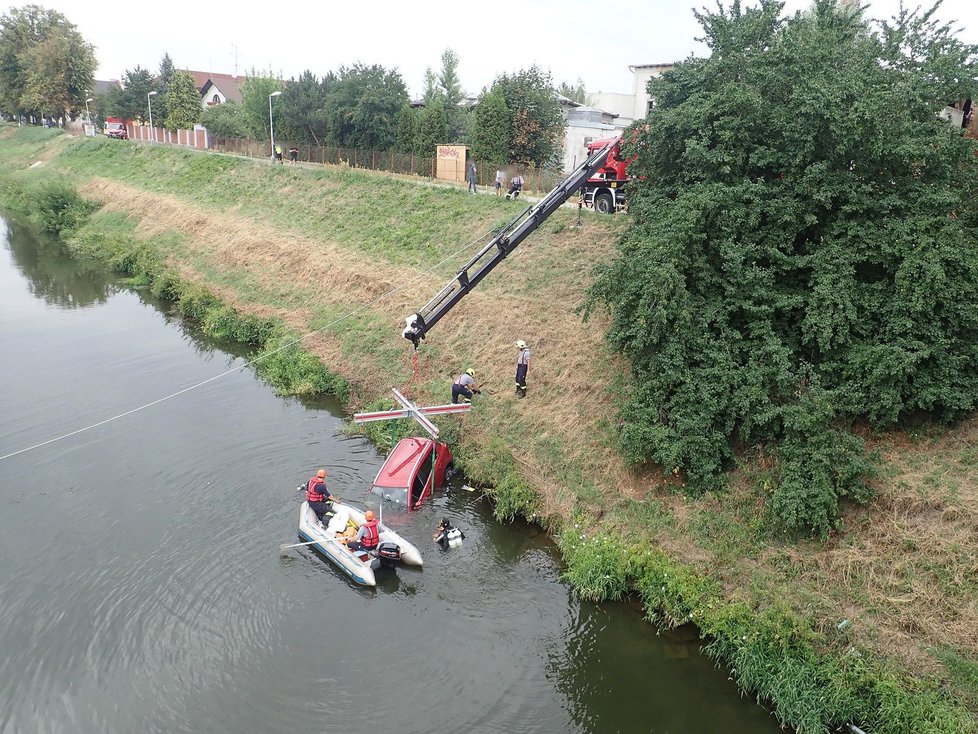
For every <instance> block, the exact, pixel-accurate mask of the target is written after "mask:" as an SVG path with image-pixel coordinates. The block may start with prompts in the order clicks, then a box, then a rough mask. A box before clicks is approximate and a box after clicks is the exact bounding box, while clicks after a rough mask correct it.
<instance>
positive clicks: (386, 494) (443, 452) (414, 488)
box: [370, 437, 452, 510]
mask: <svg viewBox="0 0 978 734" xmlns="http://www.w3.org/2000/svg"><path fill="white" fill-rule="evenodd" d="M432 466H434V472H432ZM451 471H452V452H451V451H450V450H449V448H448V446H447V445H446V444H443V443H440V442H437V441H433V440H432V439H430V438H418V437H413V438H402V439H401V440H400V441H399V442H398V444H397V446H395V447H394V450H393V451H391V454H390V456H388V457H387V461H385V462H384V465H383V466H382V467H381V468H380V471H379V472H377V478H376V479H374V484H373V486H372V487H371V488H370V492H371V493H372V494H375V495H377V496H378V497H380V498H382V499H384V500H387V501H389V502H393V503H394V504H398V505H403V506H405V507H407V508H408V509H409V510H417V509H418V508H420V507H421V506H422V505H423V504H424V503H425V502H426V501H427V500H428V498H429V497H431V493H432V492H433V491H434V489H435V488H436V487H443V486H445V475H446V474H449V473H450V472H451Z"/></svg>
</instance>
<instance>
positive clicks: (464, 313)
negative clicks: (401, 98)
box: [83, 178, 648, 517]
mask: <svg viewBox="0 0 978 734" xmlns="http://www.w3.org/2000/svg"><path fill="white" fill-rule="evenodd" d="M83 192H84V194H85V195H86V196H89V197H92V198H94V199H96V200H99V201H101V202H103V204H104V206H105V208H106V210H108V211H114V210H117V211H122V212H125V213H127V214H130V215H132V216H134V217H135V218H136V220H137V221H138V222H139V224H138V229H137V231H138V233H139V234H140V235H141V236H144V237H150V236H153V235H158V234H161V233H164V232H179V233H181V234H183V235H185V244H183V245H182V246H181V247H182V248H183V251H182V252H181V253H180V254H179V257H176V256H172V255H171V258H170V259H171V261H173V264H174V266H177V267H179V268H180V269H181V271H182V272H184V273H185V274H189V275H190V277H191V278H193V279H195V280H205V277H204V276H205V273H204V272H203V271H204V269H206V268H210V269H213V270H214V271H216V272H220V273H222V274H223V275H224V276H225V277H227V278H231V279H233V277H234V276H240V277H247V278H248V279H249V282H252V283H254V284H256V285H257V286H259V289H260V290H261V292H262V293H263V294H269V293H270V294H285V293H290V292H291V293H295V294H297V296H296V299H295V301H294V302H292V303H274V304H268V303H264V304H263V303H261V302H260V301H257V302H256V298H255V294H253V293H243V292H242V291H241V290H240V288H237V289H236V288H235V287H234V286H232V285H228V284H227V283H223V284H219V285H218V288H219V292H220V295H221V297H222V298H223V299H225V300H226V301H227V302H229V303H230V304H232V305H234V306H235V307H237V308H239V309H241V310H242V311H244V312H247V313H255V314H261V315H267V314H268V313H274V314H275V315H278V316H280V317H281V318H283V319H284V320H285V322H286V323H288V324H289V325H290V326H292V327H294V328H295V329H296V330H298V331H301V332H307V331H309V330H310V325H311V323H312V321H313V318H312V314H313V313H314V312H315V311H316V309H317V307H320V306H324V305H325V306H330V307H336V308H346V307H348V306H349V305H350V304H371V305H370V306H369V308H368V309H367V310H366V312H365V314H364V315H365V316H368V317H369V318H371V319H376V320H377V323H378V324H379V327H378V328H383V329H385V330H389V331H387V333H389V335H390V337H389V338H390V340H391V341H392V342H395V343H396V342H397V340H398V339H399V336H398V334H399V333H400V329H401V328H402V327H403V319H404V317H405V316H406V315H407V314H408V313H411V312H413V311H415V310H417V308H419V307H420V306H421V305H423V304H424V303H425V302H426V301H427V300H428V298H430V297H431V295H432V294H433V293H434V292H435V290H436V289H437V288H438V287H439V286H440V285H441V283H442V281H443V278H444V273H443V272H440V273H439V274H437V275H425V274H423V273H421V272H419V271H418V270H417V269H414V268H409V267H393V266H391V265H390V264H389V263H387V262H386V261H384V260H383V259H380V258H376V257H370V256H369V255H366V254H362V253H360V254H351V252H350V250H349V247H348V246H347V247H344V248H340V247H338V246H336V245H334V244H333V243H331V242H323V241H317V240H314V239H311V238H308V237H300V236H296V235H294V234H289V233H283V232H281V231H279V230H277V229H276V228H274V227H271V226H268V225H266V224H263V223H260V222H255V221H253V220H251V219H247V218H242V217H239V216H229V215H227V214H220V213H214V212H212V211H206V212H205V211H203V210H200V209H197V208H196V207H194V206H193V205H191V204H188V203H187V202H185V201H182V200H179V199H176V198H173V197H167V196H162V195H159V194H153V193H148V192H145V191H141V190H138V189H135V188H133V187H130V186H126V185H124V184H120V183H118V182H115V181H111V180H108V179H104V178H103V179H96V180H94V181H92V182H90V183H89V184H87V185H85V186H84V187H83ZM473 227H474V228H477V229H480V228H488V223H486V222H476V223H475V224H474V225H473ZM541 239H542V240H543V241H541V242H537V243H534V246H533V247H527V248H526V249H521V250H519V251H518V252H517V253H514V255H513V256H512V257H510V258H509V259H508V260H507V261H506V262H504V263H502V264H501V265H500V266H499V267H498V268H497V270H496V271H495V272H494V273H493V276H492V277H491V278H490V279H487V280H486V281H485V282H484V283H483V284H482V285H481V286H480V288H479V289H478V290H477V291H474V292H473V293H471V294H470V295H469V296H467V297H466V299H465V300H464V301H463V302H462V303H461V304H460V305H459V306H458V307H456V309H455V310H453V312H452V314H451V316H449V317H446V318H445V319H444V320H443V321H442V322H441V323H439V325H438V327H437V330H436V331H434V332H433V333H432V335H431V337H429V340H430V341H431V342H432V343H433V344H434V345H437V346H436V347H435V348H434V349H432V348H430V347H428V346H427V345H424V346H422V351H421V360H420V370H419V372H418V375H417V376H416V381H417V383H420V384H424V383H430V382H432V381H435V382H437V381H438V380H441V381H442V382H446V381H448V380H449V379H450V378H451V377H454V374H455V373H456V372H458V371H459V370H460V369H462V368H463V366H468V365H472V366H474V367H475V368H476V369H477V371H478V377H479V379H480V381H482V382H484V383H486V384H487V386H489V387H490V388H491V390H492V391H493V393H494V394H493V395H492V397H491V398H489V399H484V400H482V401H481V403H480V407H481V408H482V409H484V410H486V411H487V412H488V414H489V416H490V418H489V420H488V421H487V422H486V423H485V424H484V426H482V427H480V428H479V429H476V430H474V431H471V432H469V433H468V436H470V437H471V438H472V439H473V440H476V441H480V440H484V439H486V438H488V436H490V435H493V434H497V435H498V434H504V435H505V434H513V432H514V431H516V432H517V433H518V434H520V435H517V436H513V438H516V439H517V440H515V441H510V444H511V446H512V447H513V453H514V456H515V458H516V460H517V462H518V463H519V465H520V466H521V468H522V471H523V473H524V476H525V477H526V478H527V480H528V481H530V482H531V483H532V484H533V486H534V487H535V488H537V489H539V491H540V493H541V496H542V498H543V508H544V511H545V514H548V515H554V516H560V517H567V516H569V515H570V513H571V511H572V510H573V509H574V505H575V503H576V502H577V491H576V490H577V489H579V487H575V486H568V482H569V481H570V482H572V483H573V481H574V480H573V479H572V478H571V479H569V478H568V476H567V475H566V471H565V470H566V468H567V467H582V468H583V472H584V473H585V475H586V476H587V477H588V478H589V480H590V481H592V482H593V483H594V485H595V488H596V489H597V491H599V492H600V493H601V494H602V495H604V496H607V497H608V498H609V499H611V498H614V497H616V496H618V495H619V494H620V493H622V492H624V493H626V494H629V495H639V494H644V493H645V492H647V491H648V477H637V476H633V475H631V474H630V473H629V472H628V470H627V468H626V467H625V466H624V464H623V463H622V461H621V459H620V457H619V456H618V455H617V454H616V452H615V451H614V449H613V447H611V446H596V445H595V443H594V436H595V435H596V434H597V433H599V432H601V431H602V430H604V429H603V426H605V425H609V424H611V423H613V421H614V420H615V415H614V414H615V408H614V406H613V405H612V402H611V400H610V399H609V390H610V378H611V375H613V374H615V373H616V372H621V371H623V370H625V367H626V366H625V364H624V362H623V361H622V360H621V359H620V358H618V357H615V356H613V355H611V354H610V353H609V352H608V350H607V347H606V345H605V344H604V340H603V335H604V333H605V330H606V326H607V325H606V323H604V321H603V320H602V319H601V318H600V317H599V318H597V319H595V320H593V321H592V323H591V324H590V325H586V326H585V325H583V324H582V323H581V320H580V317H579V316H578V315H577V314H576V313H575V309H576V308H577V306H578V305H579V304H580V302H581V300H582V299H583V292H584V288H585V287H586V286H587V283H588V282H589V277H590V265H591V263H593V262H595V261H597V260H598V259H600V258H603V257H607V256H608V255H609V254H610V252H611V249H612V247H613V242H611V241H610V240H609V238H608V233H607V229H606V228H605V227H601V226H598V225H593V224H591V225H588V226H585V227H584V228H582V229H580V230H574V229H568V230H565V231H563V232H560V233H557V234H555V233H552V232H548V233H545V236H544V237H543V238H541ZM463 259H464V256H459V257H458V258H456V259H453V261H452V262H451V263H446V264H445V267H444V268H442V269H441V270H444V271H447V272H452V271H453V269H454V267H456V266H457V265H458V263H459V262H461V260H463ZM193 263H198V264H197V265H196V266H195V265H194V264H193ZM528 284H529V285H528ZM395 286H399V287H401V290H399V291H398V292H397V293H395V294H392V295H389V296H386V297H383V298H382V296H383V294H385V293H387V292H388V291H390V290H391V289H392V288H394V287H395ZM378 299H380V300H378ZM342 328H343V327H342V325H341V326H340V327H338V330H340V331H341V330H342ZM517 338H521V339H525V340H526V341H527V342H528V343H529V344H530V346H531V348H532V349H533V352H534V358H533V363H532V365H531V368H530V378H529V383H528V385H529V394H530V397H529V398H528V399H527V400H524V401H516V399H515V396H514V395H511V394H510V390H511V389H512V387H513V385H514V384H515V383H514V380H513V375H514V373H515V357H516V349H515V347H514V346H513V342H514V341H515V340H516V339H517ZM305 346H306V348H308V349H310V350H311V351H313V352H314V353H316V354H317V355H318V356H320V357H321V358H322V359H323V360H324V362H325V363H326V364H328V365H329V366H330V368H331V369H335V370H336V371H338V372H340V373H341V374H342V375H343V376H344V377H345V378H347V379H348V380H349V381H350V382H351V383H352V384H353V385H354V386H356V387H358V388H359V389H358V390H357V393H358V394H359V396H360V399H361V400H370V399H373V398H375V397H377V396H381V395H383V394H384V392H386V387H384V386H386V385H389V384H391V383H392V382H394V383H397V384H401V385H404V383H405V381H406V380H407V379H408V378H410V377H411V368H410V354H411V347H410V345H409V343H408V342H406V341H405V342H404V343H403V355H404V356H403V361H402V362H400V363H399V364H391V363H390V362H389V361H385V360H383V359H382V358H379V357H376V356H372V355H366V354H358V355H357V357H356V359H355V360H353V361H351V360H350V359H349V358H348V356H347V355H346V354H345V351H344V344H343V341H342V339H341V338H340V337H339V336H337V334H336V333H335V332H334V333H327V332H325V331H323V332H320V333H319V334H317V335H315V336H313V337H310V338H309V339H307V340H306V341H305ZM433 351H437V355H438V357H437V358H436V359H432V358H431V357H430V356H429V355H431V354H432V352H433ZM431 397H432V398H433V399H436V400H438V401H443V400H444V399H445V398H446V397H447V395H440V396H431ZM497 406H498V408H499V410H497ZM503 416H505V417H503ZM512 416H515V422H514V420H513V418H512ZM555 426H556V427H558V430H557V431H556V433H554V427H555ZM483 432H484V433H483ZM521 437H522V440H519V439H520V438H521ZM541 447H543V448H541ZM548 451H550V454H551V455H549V456H548V455H547V452H548ZM541 454H544V455H543V456H541ZM602 504H603V503H602V502H592V505H594V506H595V507H599V506H600V505H602Z"/></svg>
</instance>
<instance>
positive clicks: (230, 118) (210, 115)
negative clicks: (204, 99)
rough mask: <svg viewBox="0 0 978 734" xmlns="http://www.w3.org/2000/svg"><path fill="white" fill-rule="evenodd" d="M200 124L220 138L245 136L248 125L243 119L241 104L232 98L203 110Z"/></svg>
mask: <svg viewBox="0 0 978 734" xmlns="http://www.w3.org/2000/svg"><path fill="white" fill-rule="evenodd" d="M200 122H201V124H202V125H203V126H204V127H206V128H207V131H208V132H209V133H210V134H212V135H217V136H218V137H221V138H247V137H248V127H247V125H245V121H244V111H243V110H242V109H241V105H240V104H238V103H237V102H235V101H233V100H228V101H227V102H224V103H223V104H215V105H211V106H210V107H208V108H207V109H206V110H204V112H203V114H202V115H201V118H200Z"/></svg>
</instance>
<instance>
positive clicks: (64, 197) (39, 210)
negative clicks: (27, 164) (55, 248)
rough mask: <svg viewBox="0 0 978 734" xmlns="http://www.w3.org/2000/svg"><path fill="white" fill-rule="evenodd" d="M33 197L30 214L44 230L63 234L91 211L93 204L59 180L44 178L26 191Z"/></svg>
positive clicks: (84, 218) (93, 209)
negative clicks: (45, 179)
mask: <svg viewBox="0 0 978 734" xmlns="http://www.w3.org/2000/svg"><path fill="white" fill-rule="evenodd" d="M29 197H30V198H32V199H33V205H32V207H31V216H32V217H33V218H34V220H35V222H37V225H38V226H39V227H40V228H41V229H43V230H44V231H45V232H50V233H52V234H56V235H67V234H69V233H71V232H72V231H73V230H74V229H76V228H77V227H78V226H79V225H81V224H82V223H83V222H84V221H85V220H86V219H87V218H88V217H89V216H90V215H91V214H92V212H93V211H95V209H96V207H95V205H94V204H91V203H90V202H87V201H85V200H84V199H82V197H81V196H79V194H78V192H77V191H76V190H75V188H74V187H73V186H71V185H69V184H67V183H64V182H62V181H44V182H42V183H39V184H37V185H35V186H33V187H32V188H31V190H30V192H29Z"/></svg>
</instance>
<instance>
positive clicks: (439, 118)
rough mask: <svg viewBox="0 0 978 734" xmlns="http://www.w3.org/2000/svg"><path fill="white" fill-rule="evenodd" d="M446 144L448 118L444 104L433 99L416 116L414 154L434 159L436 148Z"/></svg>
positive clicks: (439, 99) (439, 100)
mask: <svg viewBox="0 0 978 734" xmlns="http://www.w3.org/2000/svg"><path fill="white" fill-rule="evenodd" d="M447 142H448V117H447V115H446V114H445V103H444V102H443V101H442V100H441V98H439V97H435V98H434V99H433V100H432V101H431V102H429V103H428V104H427V105H425V107H424V109H423V110H421V114H420V115H419V116H418V124H417V128H416V129H415V134H414V153H415V154H416V155H419V156H422V157H424V158H434V157H435V154H436V147H437V146H438V145H444V144H445V143H447Z"/></svg>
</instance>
